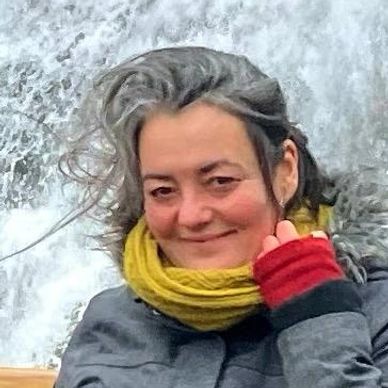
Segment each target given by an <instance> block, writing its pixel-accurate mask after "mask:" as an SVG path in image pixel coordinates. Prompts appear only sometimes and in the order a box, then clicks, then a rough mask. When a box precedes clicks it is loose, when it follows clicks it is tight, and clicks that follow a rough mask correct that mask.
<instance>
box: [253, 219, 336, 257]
mask: <svg viewBox="0 0 388 388" xmlns="http://www.w3.org/2000/svg"><path fill="white" fill-rule="evenodd" d="M310 234H311V236H313V237H316V238H324V239H326V240H327V239H328V238H327V235H326V233H325V232H323V231H321V230H316V231H313V232H311V233H310ZM301 237H302V236H300V235H299V234H298V232H297V231H296V228H295V226H294V224H293V223H292V222H291V221H288V220H283V221H280V222H279V223H278V224H277V225H276V230H275V235H269V236H267V237H265V238H264V240H263V250H262V252H261V253H260V255H259V256H258V259H259V258H261V257H262V256H264V255H265V254H266V253H268V252H269V251H272V250H274V249H276V248H278V247H279V246H280V245H283V244H286V243H288V242H290V241H292V240H297V239H299V238H301Z"/></svg>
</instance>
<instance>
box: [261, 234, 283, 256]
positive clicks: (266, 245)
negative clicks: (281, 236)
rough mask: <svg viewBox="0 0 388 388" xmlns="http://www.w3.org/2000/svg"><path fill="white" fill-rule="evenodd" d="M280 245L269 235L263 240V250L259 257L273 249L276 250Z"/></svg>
mask: <svg viewBox="0 0 388 388" xmlns="http://www.w3.org/2000/svg"><path fill="white" fill-rule="evenodd" d="M279 245H280V242H279V240H278V239H277V238H276V237H275V236H272V235H269V236H267V237H265V238H264V240H263V250H262V252H261V253H260V255H259V257H260V256H262V255H264V254H266V253H267V252H269V251H272V250H273V249H275V248H277V247H278V246H279Z"/></svg>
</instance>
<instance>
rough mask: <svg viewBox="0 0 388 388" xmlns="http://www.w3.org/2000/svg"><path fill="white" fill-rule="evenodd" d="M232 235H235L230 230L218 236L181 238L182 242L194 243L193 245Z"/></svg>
mask: <svg viewBox="0 0 388 388" xmlns="http://www.w3.org/2000/svg"><path fill="white" fill-rule="evenodd" d="M233 233H236V231H234V230H232V231H228V232H224V233H220V234H206V235H202V236H196V237H184V238H182V240H183V241H187V242H194V243H205V242H208V241H214V240H218V239H220V238H222V237H226V236H229V235H231V234H233Z"/></svg>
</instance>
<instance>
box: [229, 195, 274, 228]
mask: <svg viewBox="0 0 388 388" xmlns="http://www.w3.org/2000/svg"><path fill="white" fill-rule="evenodd" d="M273 214H274V212H273V205H272V202H271V201H270V200H269V199H268V198H267V196H265V195H264V194H262V193H260V192H257V191H252V192H250V191H245V192H243V193H240V194H239V195H236V196H235V197H234V198H233V201H231V202H230V203H229V206H228V215H229V218H230V219H231V220H232V219H234V220H236V221H238V222H239V223H243V224H250V223H255V224H260V223H263V222H264V223H266V222H265V221H268V222H272V220H273Z"/></svg>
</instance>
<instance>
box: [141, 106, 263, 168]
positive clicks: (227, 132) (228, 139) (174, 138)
mask: <svg viewBox="0 0 388 388" xmlns="http://www.w3.org/2000/svg"><path fill="white" fill-rule="evenodd" d="M139 156H140V164H141V167H142V169H144V168H146V169H148V168H150V169H171V168H178V167H180V166H181V167H182V168H183V167H184V166H187V167H191V168H193V167H195V166H200V165H203V164H204V163H206V162H211V161H212V160H216V159H227V160H230V161H232V162H236V161H238V162H239V163H240V164H242V165H243V166H246V167H247V168H248V167H249V168H252V167H254V166H257V160H256V155H255V151H254V149H253V146H252V143H251V141H250V140H249V137H248V135H247V132H246V128H245V125H244V122H243V121H242V120H241V119H239V118H238V117H236V116H234V115H232V114H230V113H228V112H226V111H225V110H223V109H222V108H220V107H216V106H213V105H207V104H204V103H197V104H193V105H190V106H187V107H185V108H184V109H182V110H180V111H178V112H167V111H160V112H155V113H154V114H152V115H151V116H150V117H149V118H148V119H147V120H146V122H145V124H144V125H143V128H142V129H141V132H140V137H139Z"/></svg>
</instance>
